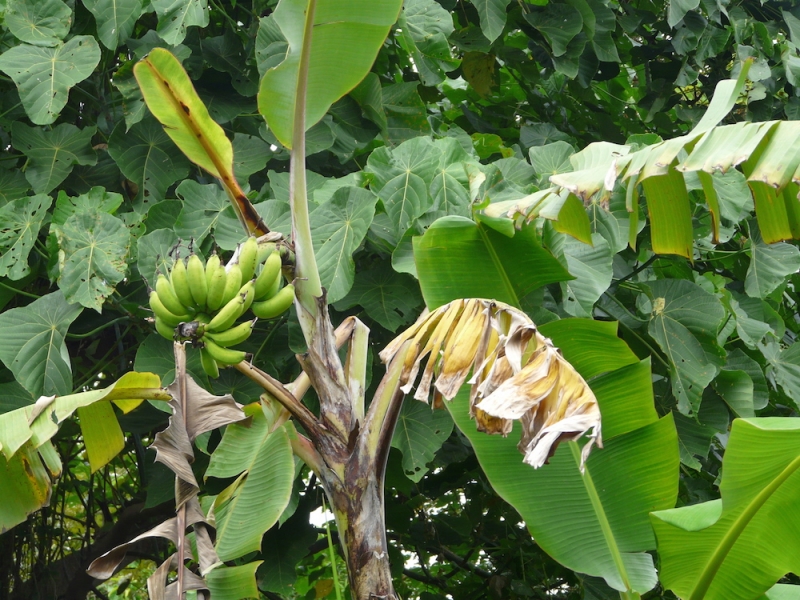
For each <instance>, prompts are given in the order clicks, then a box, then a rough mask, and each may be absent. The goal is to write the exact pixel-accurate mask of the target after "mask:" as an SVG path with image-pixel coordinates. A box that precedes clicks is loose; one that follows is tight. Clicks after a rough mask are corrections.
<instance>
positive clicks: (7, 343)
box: [0, 291, 83, 397]
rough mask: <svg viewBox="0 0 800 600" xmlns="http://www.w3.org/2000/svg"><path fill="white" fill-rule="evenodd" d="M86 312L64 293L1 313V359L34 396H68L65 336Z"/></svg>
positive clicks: (68, 363)
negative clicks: (71, 301)
mask: <svg viewBox="0 0 800 600" xmlns="http://www.w3.org/2000/svg"><path fill="white" fill-rule="evenodd" d="M82 310H83V307H82V306H81V305H80V304H69V303H68V302H67V301H66V300H65V299H64V293H63V292H62V291H57V292H53V293H52V294H47V295H46V296H42V297H41V298H39V299H38V300H35V301H34V302H32V303H31V304H29V305H27V306H25V307H22V308H13V309H11V310H7V311H6V312H4V313H2V314H0V330H2V331H3V344H0V360H2V361H3V364H5V366H6V367H8V369H10V370H11V372H12V373H14V377H15V378H16V380H17V381H18V382H19V383H21V384H22V385H23V386H25V389H27V390H28V391H29V392H30V393H31V394H32V395H33V396H35V397H39V396H41V395H52V394H58V395H63V394H68V393H69V392H71V391H72V370H71V368H70V360H69V352H68V351H67V347H66V344H65V343H64V337H65V336H66V334H67V329H69V326H70V325H71V324H72V322H73V321H74V320H75V319H76V318H77V317H78V315H79V314H80V313H81V311H82Z"/></svg>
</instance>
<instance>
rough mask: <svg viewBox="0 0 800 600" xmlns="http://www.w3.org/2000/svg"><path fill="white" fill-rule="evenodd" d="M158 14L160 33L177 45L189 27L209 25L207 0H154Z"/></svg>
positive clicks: (163, 37)
mask: <svg viewBox="0 0 800 600" xmlns="http://www.w3.org/2000/svg"><path fill="white" fill-rule="evenodd" d="M151 4H152V6H153V9H155V11H156V14H157V15H158V30H157V31H158V35H159V36H160V37H161V39H163V40H164V41H165V42H167V43H168V44H170V45H172V46H177V45H178V44H180V43H181V42H182V41H183V40H184V38H185V37H186V28H187V27H193V26H198V27H205V26H206V25H208V5H207V4H206V0H152V2H151Z"/></svg>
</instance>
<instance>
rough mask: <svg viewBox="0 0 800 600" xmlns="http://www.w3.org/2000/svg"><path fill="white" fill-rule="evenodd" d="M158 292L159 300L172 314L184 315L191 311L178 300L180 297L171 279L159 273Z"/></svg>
mask: <svg viewBox="0 0 800 600" xmlns="http://www.w3.org/2000/svg"><path fill="white" fill-rule="evenodd" d="M156 292H157V293H158V299H159V300H161V304H163V305H164V306H165V307H166V308H167V310H168V311H169V312H171V313H172V314H175V315H182V314H184V313H186V312H188V311H189V309H188V308H187V307H186V306H184V305H183V304H182V303H181V301H180V300H179V299H178V296H176V295H175V290H174V289H173V288H172V284H171V283H170V282H169V279H167V278H166V276H164V275H162V274H161V273H159V274H158V277H157V278H156Z"/></svg>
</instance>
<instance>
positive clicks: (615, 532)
mask: <svg viewBox="0 0 800 600" xmlns="http://www.w3.org/2000/svg"><path fill="white" fill-rule="evenodd" d="M574 322H575V323H581V326H580V327H573V326H572V325H571V323H572V320H570V321H567V322H566V324H564V323H565V322H563V321H562V322H559V324H558V326H555V327H552V328H549V327H550V325H549V324H548V326H547V327H546V328H542V329H543V333H545V334H546V335H548V336H550V337H551V339H552V340H553V343H554V344H555V345H556V346H558V347H559V348H560V349H561V351H562V352H563V355H564V358H565V359H566V360H568V361H570V362H571V363H572V364H574V365H575V366H576V367H577V369H578V371H579V372H581V373H582V375H583V376H584V378H586V379H587V380H588V381H589V385H590V387H591V389H592V391H593V392H594V394H595V396H596V397H597V401H598V403H599V406H600V412H601V414H602V418H603V437H604V442H603V443H604V447H603V449H602V450H595V451H593V452H592V454H591V455H590V456H589V458H588V460H587V461H586V463H585V470H584V472H583V473H582V472H581V468H580V467H581V448H580V446H579V445H578V444H577V443H576V442H567V443H565V444H561V445H560V446H559V447H558V450H557V451H556V453H555V455H554V456H553V457H552V458H551V459H550V463H549V464H547V465H545V466H543V467H542V468H540V469H536V470H534V469H532V468H530V467H529V466H527V465H525V464H522V463H520V462H519V461H518V460H515V456H517V453H518V450H517V448H516V441H515V439H514V438H515V433H512V435H511V436H509V437H508V438H502V437H499V436H487V435H484V434H482V433H480V432H478V431H476V430H475V426H474V424H473V423H472V422H471V421H470V419H469V414H468V406H469V394H468V393H467V392H465V391H462V392H461V393H459V395H458V396H456V398H455V399H454V400H453V401H452V402H447V403H446V406H447V409H448V410H449V411H450V414H451V415H452V416H453V419H454V420H455V422H456V425H457V426H458V427H459V428H460V429H461V431H462V432H463V433H464V435H466V436H467V437H468V438H469V440H470V443H471V444H472V446H473V448H474V450H475V454H476V455H477V457H478V461H479V462H480V464H481V466H482V468H483V470H484V472H485V473H486V476H487V478H488V479H489V482H490V483H491V485H492V487H493V488H494V489H495V491H496V492H497V493H498V494H500V496H502V497H503V498H504V499H505V500H506V501H507V502H509V503H510V504H511V505H512V506H513V507H514V508H515V509H516V510H517V511H519V513H520V515H521V517H522V518H523V519H524V521H525V523H526V525H527V527H528V529H529V531H530V532H531V535H532V536H533V537H534V538H535V539H536V542H537V544H538V545H539V546H540V547H541V548H542V549H543V550H544V551H545V552H547V553H548V554H549V555H550V556H552V557H553V558H554V559H555V560H557V561H558V562H560V563H561V564H563V565H565V566H567V567H568V568H570V569H573V570H575V571H578V572H581V573H586V574H589V575H593V576H597V577H603V578H604V579H605V580H606V582H607V583H608V584H609V585H610V586H611V587H613V588H614V589H617V590H620V591H623V592H627V594H628V597H631V598H636V597H638V594H643V593H645V592H647V591H648V590H650V589H651V588H652V587H654V586H655V584H656V572H655V569H654V567H653V562H652V557H651V555H650V554H648V553H647V551H649V550H653V549H654V548H655V538H654V535H653V530H652V528H651V527H650V525H649V522H648V514H649V513H650V512H651V511H653V510H659V507H665V508H666V507H672V506H673V505H674V503H675V500H676V498H677V491H678V489H677V486H678V469H679V459H678V443H677V435H676V432H675V426H674V424H673V421H672V418H671V417H670V416H667V417H663V418H661V419H659V418H658V415H657V414H656V411H655V407H654V400H653V392H652V384H651V380H650V369H649V365H648V364H647V363H638V362H636V359H635V357H634V356H633V353H631V352H630V351H629V350H628V351H627V352H624V353H623V357H625V358H624V362H626V363H627V364H625V365H622V364H620V365H619V367H618V368H614V369H613V370H609V369H611V368H612V367H615V366H616V365H613V364H611V363H609V362H606V361H607V357H606V355H607V354H608V352H607V350H606V348H607V346H606V345H605V344H613V345H615V346H616V345H618V344H619V340H618V339H617V337H616V335H615V334H614V332H613V331H612V330H611V328H610V327H609V326H608V325H607V324H604V323H598V322H592V321H577V320H576V321H574ZM548 328H549V329H548ZM589 339H592V340H595V341H599V342H600V343H598V344H595V346H594V347H593V348H594V352H592V350H591V349H587V341H588V340H589ZM604 343H605V344H604ZM631 361H632V362H631ZM600 373H602V374H600ZM592 374H594V375H595V376H594V377H593V378H592ZM630 415H636V418H630ZM515 429H518V428H517V427H515Z"/></svg>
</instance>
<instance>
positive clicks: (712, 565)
mask: <svg viewBox="0 0 800 600" xmlns="http://www.w3.org/2000/svg"><path fill="white" fill-rule="evenodd" d="M799 448H800V422H798V421H797V419H787V418H779V417H770V418H761V419H737V420H736V421H734V423H733V427H732V428H731V434H730V439H729V441H728V446H727V448H726V450H725V456H724V458H723V462H722V464H723V475H722V481H721V482H720V492H721V494H722V498H721V499H719V500H712V501H710V502H704V503H702V504H695V505H692V506H685V507H682V508H675V509H671V510H663V511H659V512H655V513H653V515H652V516H651V519H652V522H653V528H654V529H655V532H656V537H657V538H658V552H659V556H660V558H661V575H660V577H661V581H662V583H663V584H664V586H665V587H666V588H667V589H670V590H672V591H674V592H675V593H676V594H677V595H678V596H680V597H681V598H685V599H686V600H701V599H703V600H717V599H720V600H721V599H723V598H724V599H726V600H729V599H730V598H756V597H758V596H759V595H760V594H763V593H764V592H766V591H767V590H769V589H770V588H771V587H772V586H773V585H774V584H775V582H776V581H777V580H778V579H780V578H781V577H783V576H784V575H785V574H786V573H788V572H790V571H791V572H797V571H800V562H799V561H800V542H799V540H800V538H798V536H797V535H796V534H795V533H794V532H795V531H797V528H798V527H800V518H799V517H798V513H797V511H796V510H794V507H795V506H796V503H797V498H798V496H800V477H798V469H800V451H799V450H798V449H799Z"/></svg>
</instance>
